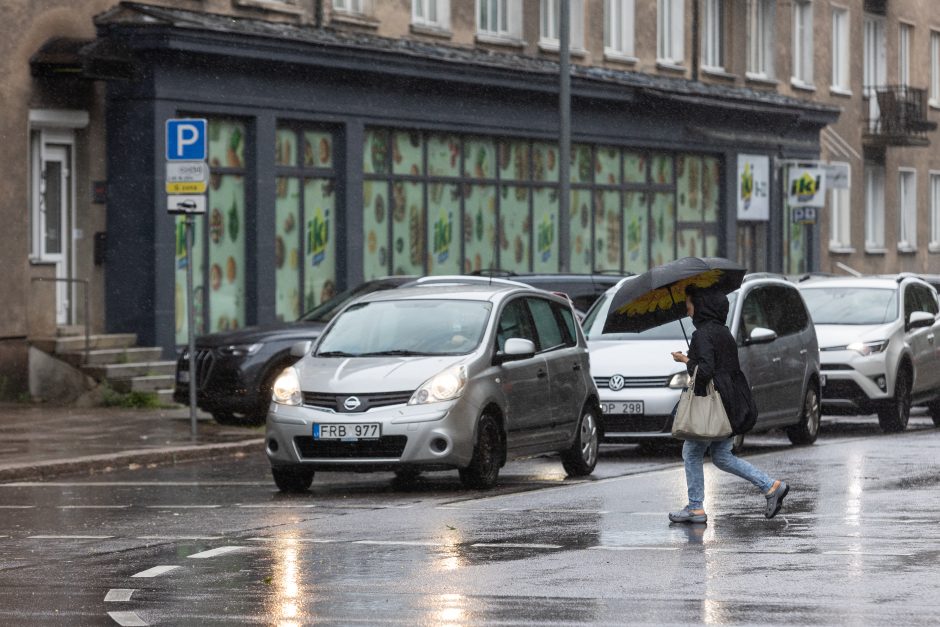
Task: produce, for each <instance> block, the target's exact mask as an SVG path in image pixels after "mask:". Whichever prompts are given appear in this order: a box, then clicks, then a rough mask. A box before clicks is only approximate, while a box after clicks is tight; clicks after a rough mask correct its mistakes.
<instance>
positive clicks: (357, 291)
mask: <svg viewBox="0 0 940 627" xmlns="http://www.w3.org/2000/svg"><path fill="white" fill-rule="evenodd" d="M392 287H395V286H394V285H387V286H386V285H377V284H376V283H372V282H367V283H362V284H360V285H357V286H356V287H353V288H350V289H348V290H345V291H343V292H340V293H339V294H337V295H336V296H334V297H333V298H330V299H329V300H325V301H323V302H322V303H320V304H319V305H317V306H316V307H314V308H313V309H311V310H310V311H308V312H307V313H305V314H304V315H302V316H301V317H300V321H301V322H329V321H330V320H332V319H333V318H334V317H335V316H336V314H338V313H339V312H340V310H342V308H343V307H345V306H346V303H348V302H350V301H351V300H353V299H354V298H358V297H359V296H362V295H363V294H368V293H370V292H375V291H378V290H384V289H389V288H392Z"/></svg>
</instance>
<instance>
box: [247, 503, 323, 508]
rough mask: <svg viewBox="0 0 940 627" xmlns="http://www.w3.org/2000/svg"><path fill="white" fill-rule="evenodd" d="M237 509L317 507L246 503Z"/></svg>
mask: <svg viewBox="0 0 940 627" xmlns="http://www.w3.org/2000/svg"><path fill="white" fill-rule="evenodd" d="M239 507H241V508H243V509H298V508H300V509H310V508H311V507H319V505H317V504H315V503H314V504H310V505H303V504H300V503H297V504H296V505H295V504H293V503H247V504H241V505H239Z"/></svg>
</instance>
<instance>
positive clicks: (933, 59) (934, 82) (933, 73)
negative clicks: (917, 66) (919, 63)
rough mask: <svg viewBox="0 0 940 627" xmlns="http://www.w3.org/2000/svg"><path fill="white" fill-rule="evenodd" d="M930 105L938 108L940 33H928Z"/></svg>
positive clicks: (939, 95) (939, 102)
mask: <svg viewBox="0 0 940 627" xmlns="http://www.w3.org/2000/svg"><path fill="white" fill-rule="evenodd" d="M930 104H932V105H935V106H938V107H940V33H938V32H935V31H934V32H931V33H930Z"/></svg>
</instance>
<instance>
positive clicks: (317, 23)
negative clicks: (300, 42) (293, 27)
mask: <svg viewBox="0 0 940 627" xmlns="http://www.w3.org/2000/svg"><path fill="white" fill-rule="evenodd" d="M313 27H314V28H322V27H323V0H314V3H313Z"/></svg>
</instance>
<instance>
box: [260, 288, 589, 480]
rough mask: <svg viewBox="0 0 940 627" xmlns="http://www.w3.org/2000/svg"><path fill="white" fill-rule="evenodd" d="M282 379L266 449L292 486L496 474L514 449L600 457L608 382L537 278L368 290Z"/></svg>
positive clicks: (570, 316) (558, 301) (573, 460)
mask: <svg viewBox="0 0 940 627" xmlns="http://www.w3.org/2000/svg"><path fill="white" fill-rule="evenodd" d="M307 348H308V350H304V347H303V346H297V347H295V348H294V350H295V352H296V353H297V354H298V355H301V354H302V355H303V358H302V359H301V360H300V361H298V362H297V363H296V364H295V365H294V366H292V367H291V368H288V369H286V370H285V371H284V372H283V373H282V374H281V376H280V377H279V378H278V379H277V381H276V382H275V384H274V393H273V401H272V403H271V406H270V409H269V412H268V418H267V435H266V440H267V454H268V459H269V460H270V462H271V471H272V474H273V475H274V481H275V483H276V484H277V486H278V488H280V489H281V490H282V491H303V490H306V489H308V488H309V487H310V484H311V481H312V480H313V475H314V471H316V470H350V469H352V470H356V471H363V470H365V471H373V470H395V471H396V473H397V474H399V475H400V476H402V477H414V476H415V475H416V474H417V473H419V472H421V471H423V470H446V469H454V468H456V469H458V470H459V472H460V478H461V480H462V481H463V483H464V484H465V485H467V486H468V487H478V488H487V487H491V486H493V485H494V484H495V483H496V480H497V477H498V474H499V470H500V468H501V467H502V466H503V465H504V464H505V462H506V460H507V458H509V457H514V456H523V455H534V454H539V453H547V452H558V453H560V454H561V458H562V462H563V464H564V468H565V470H566V471H567V473H568V474H569V475H576V476H577V475H587V474H590V473H591V472H593V470H594V466H595V464H596V462H597V446H598V428H597V418H598V415H599V414H598V412H599V406H598V398H597V390H596V388H595V387H594V382H593V381H592V380H591V376H590V372H589V369H588V353H587V344H586V342H585V339H584V335H583V334H582V332H581V328H580V326H579V325H578V323H577V322H576V321H575V317H574V313H573V311H572V308H571V305H570V303H569V302H567V301H566V300H565V299H563V298H560V297H558V296H555V295H552V294H549V293H547V292H544V291H542V290H537V289H534V288H530V287H527V286H514V285H504V284H496V283H494V284H493V285H434V284H431V285H426V286H418V287H413V288H407V287H406V288H400V289H397V290H390V291H388V292H385V293H375V294H370V295H367V296H365V297H363V298H361V299H359V300H358V301H356V302H355V303H353V304H350V305H349V306H348V307H347V308H346V309H345V310H344V311H343V312H342V313H340V314H339V315H338V316H337V317H336V318H335V319H334V320H333V322H332V323H331V324H330V325H329V326H328V327H327V329H326V330H325V331H324V333H323V335H322V336H320V338H319V339H318V340H317V343H316V345H315V346H314V347H313V350H312V351H311V350H309V345H308V347H307Z"/></svg>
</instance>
